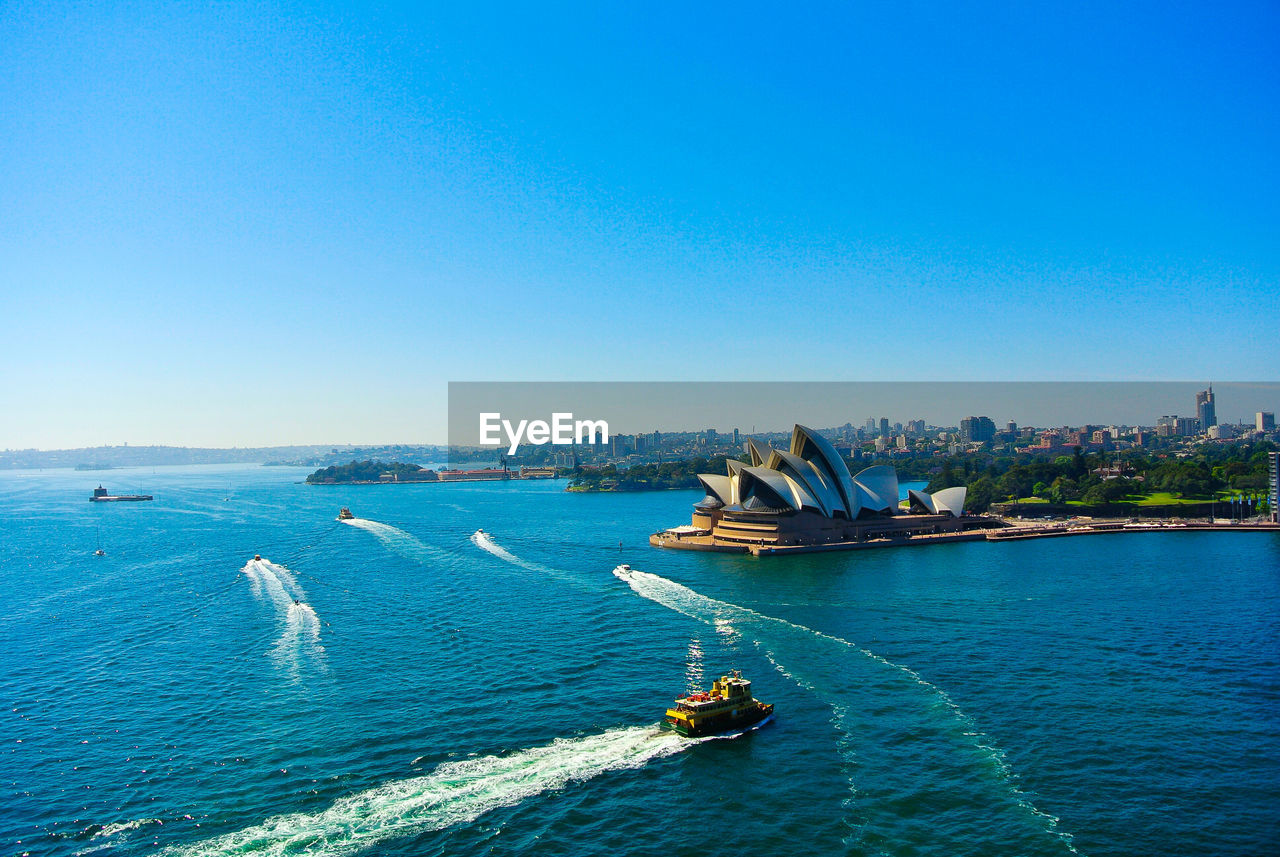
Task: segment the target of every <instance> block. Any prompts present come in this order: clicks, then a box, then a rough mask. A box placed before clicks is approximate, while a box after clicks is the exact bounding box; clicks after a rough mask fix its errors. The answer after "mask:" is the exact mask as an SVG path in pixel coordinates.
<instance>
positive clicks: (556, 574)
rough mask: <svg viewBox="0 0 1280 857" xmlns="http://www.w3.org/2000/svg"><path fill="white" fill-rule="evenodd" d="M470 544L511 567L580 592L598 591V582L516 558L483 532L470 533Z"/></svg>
mask: <svg viewBox="0 0 1280 857" xmlns="http://www.w3.org/2000/svg"><path fill="white" fill-rule="evenodd" d="M471 543H472V544H473V545H475V546H476V547H478V548H480V550H482V551H484V552H485V553H487V554H489V555H491V556H496V557H497V558H498V559H500V560H502V561H503V562H507V563H510V564H511V565H514V566H516V567H518V568H523V569H525V570H527V571H533V572H537V573H538V574H542V575H546V576H547V577H549V578H552V579H553V580H557V581H559V582H561V583H564V584H568V585H569V586H572V587H574V588H576V589H581V590H584V591H590V592H599V591H600V584H599V581H596V580H591V579H584V578H583V577H581V576H580V575H577V574H572V573H570V572H567V571H563V570H561V569H558V568H554V567H552V566H548V565H542V564H541V563H536V562H533V561H531V560H527V559H525V558H524V557H522V556H517V555H516V554H513V553H512V552H511V551H509V550H507V549H506V548H504V547H503V546H502V545H500V544H498V543H497V542H496V541H494V539H493V536H491V535H489V534H488V533H486V532H485V531H484V530H476V531H475V532H474V533H472V534H471Z"/></svg>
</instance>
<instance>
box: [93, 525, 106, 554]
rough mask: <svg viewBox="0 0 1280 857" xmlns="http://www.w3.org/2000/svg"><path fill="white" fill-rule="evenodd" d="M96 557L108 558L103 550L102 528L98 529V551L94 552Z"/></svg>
mask: <svg viewBox="0 0 1280 857" xmlns="http://www.w3.org/2000/svg"><path fill="white" fill-rule="evenodd" d="M93 555H94V556H106V555H107V552H106V551H104V550H103V549H102V527H98V549H97V550H96V551H94V552H93Z"/></svg>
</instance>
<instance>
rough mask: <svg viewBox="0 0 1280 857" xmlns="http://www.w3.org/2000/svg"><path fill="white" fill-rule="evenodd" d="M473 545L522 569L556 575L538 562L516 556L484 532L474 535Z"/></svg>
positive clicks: (477, 532) (477, 531) (472, 536)
mask: <svg viewBox="0 0 1280 857" xmlns="http://www.w3.org/2000/svg"><path fill="white" fill-rule="evenodd" d="M471 543H472V544H473V545H475V546H476V547H478V548H480V550H482V551H485V552H486V553H491V554H493V555H494V556H496V557H497V558H498V559H501V560H504V561H506V562H509V563H511V564H512V565H518V566H520V567H521V568H527V569H528V570H529V571H539V572H543V573H545V574H555V573H556V572H555V571H554V570H553V569H550V568H547V567H546V566H544V565H538V564H537V563H536V562H529V560H527V559H522V558H520V557H518V556H516V555H515V554H513V553H512V552H511V551H509V550H507V549H506V548H504V547H503V546H502V545H500V544H498V543H497V542H495V541H494V540H493V536H491V535H489V534H488V533H486V532H485V531H484V530H476V531H475V532H474V533H472V534H471Z"/></svg>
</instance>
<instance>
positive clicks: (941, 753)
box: [613, 566, 1079, 854]
mask: <svg viewBox="0 0 1280 857" xmlns="http://www.w3.org/2000/svg"><path fill="white" fill-rule="evenodd" d="M613 573H614V576H616V577H617V578H618V579H619V580H622V581H623V582H625V583H626V584H627V585H628V586H630V587H631V589H632V590H633V591H634V592H635V593H636V594H637V595H640V596H641V597H643V598H646V599H648V600H650V601H653V602H656V603H658V604H661V605H662V606H664V607H667V608H669V609H671V610H674V611H676V612H678V613H681V614H683V615H685V616H688V617H689V618H691V619H695V620H697V621H699V622H704V623H706V624H708V625H711V626H712V627H714V628H716V630H717V631H718V632H720V633H722V634H725V633H727V632H729V631H731V632H732V633H733V634H734V635H742V636H744V637H746V638H747V639H750V640H751V641H752V642H753V643H754V644H755V645H756V646H757V647H758V648H759V649H760V650H761V651H762V652H763V653H764V654H765V655H766V657H768V659H769V660H770V662H772V663H773V665H774V666H775V667H776V668H777V669H778V670H779V671H780V672H782V673H783V674H785V675H787V676H789V677H790V678H792V679H793V680H794V681H796V682H797V684H800V685H801V686H803V687H805V688H807V689H809V690H812V691H813V692H814V693H816V694H818V695H819V696H820V697H822V698H823V699H824V701H825V702H827V703H828V704H829V705H831V706H832V709H833V711H834V712H835V715H836V725H837V726H838V728H839V729H840V731H841V733H843V737H842V738H841V741H840V744H841V747H842V752H845V753H846V756H847V759H848V761H849V762H851V763H852V764H853V765H854V766H855V767H856V768H858V769H859V770H861V771H863V772H864V774H865V775H864V776H861V777H859V778H858V779H859V780H861V781H862V782H865V783H868V784H875V785H874V786H864V788H863V789H860V790H859V791H858V806H857V810H858V812H859V813H860V814H862V815H864V816H865V818H859V819H857V820H856V821H851V823H853V825H854V826H855V828H857V829H859V830H860V831H861V834H862V836H863V839H864V844H867V845H876V844H877V843H878V842H879V843H891V842H894V841H899V842H901V841H911V842H920V841H933V840H936V839H937V838H938V836H939V835H942V832H941V830H940V829H935V828H931V826H930V825H931V818H932V817H933V816H935V815H938V816H940V815H943V814H950V815H953V816H954V815H956V814H958V813H959V812H961V811H965V812H969V813H971V814H972V818H971V819H969V821H968V824H967V829H965V830H963V832H961V833H960V834H959V842H961V843H963V842H969V843H972V842H973V841H983V840H984V839H986V840H989V841H990V842H991V844H992V846H993V847H992V850H994V851H1000V852H1004V851H1008V850H1009V849H1010V847H1014V846H1015V844H1016V839H1015V838H1014V837H1015V836H1016V835H1018V834H1021V835H1022V837H1023V838H1024V839H1025V840H1026V843H1025V847H1024V849H1023V850H1024V852H1025V853H1038V852H1041V851H1043V844H1044V836H1045V834H1048V835H1049V836H1050V837H1051V840H1050V841H1051V842H1052V843H1053V844H1056V845H1057V846H1058V847H1060V848H1062V849H1065V850H1066V851H1067V852H1069V853H1073V854H1077V853H1079V852H1078V851H1076V849H1075V848H1074V847H1073V845H1072V841H1071V840H1072V836H1071V834H1069V833H1066V832H1063V831H1061V830H1059V829H1058V826H1057V824H1058V819H1057V818H1056V817H1055V816H1053V815H1050V814H1048V813H1046V812H1043V811H1041V810H1040V809H1038V808H1037V807H1036V806H1035V805H1034V804H1033V803H1032V802H1031V799H1030V797H1029V796H1028V795H1027V794H1026V793H1025V792H1023V791H1022V790H1021V789H1020V788H1019V787H1018V785H1017V777H1016V774H1014V772H1013V771H1012V770H1011V768H1010V767H1009V764H1008V762H1007V761H1006V758H1005V753H1004V751H1003V750H1001V749H1000V748H999V747H997V746H996V745H995V744H994V742H992V741H991V740H990V739H989V738H987V736H985V735H983V734H982V732H980V731H979V730H978V728H977V725H976V724H975V723H974V721H973V720H972V718H970V717H969V716H968V715H967V714H965V713H964V712H963V711H962V710H961V709H960V707H959V706H958V705H957V704H956V703H955V702H954V701H953V700H952V699H951V697H950V696H949V695H948V694H947V693H946V692H945V691H943V690H942V689H941V688H939V687H938V686H936V685H934V684H932V683H931V682H929V681H927V680H926V679H925V678H924V677H922V676H921V675H920V674H919V673H917V672H916V671H915V670H912V669H911V668H909V667H905V666H902V665H901V664H896V663H894V662H892V661H890V660H888V659H887V658H884V657H882V656H880V655H878V654H876V653H875V652H872V651H870V650H868V649H865V648H863V647H861V646H859V645H857V644H856V643H851V642H849V641H848V640H844V639H841V638H840V637H835V636H832V635H829V634H824V633H822V632H821V631H815V630H813V629H811V628H806V627H805V626H803V625H797V624H794V623H792V622H788V621H786V620H785V619H777V618H774V617H771V616H766V615H764V614H762V613H758V612H756V611H754V610H751V609H750V608H746V607H740V606H738V605H736V604H730V603H728V602H725V601H718V600H716V599H714V598H708V597H707V596H705V595H702V594H700V593H698V592H695V591H694V590H692V589H689V588H688V587H686V586H683V585H681V584H679V583H676V582H675V581H672V580H667V579H666V578H664V577H660V576H659V575H656V574H650V573H647V572H643V571H637V570H635V569H632V568H629V567H625V566H619V567H617V568H615V569H614V570H613ZM850 652H853V653H857V654H858V655H860V657H859V658H857V659H855V660H852V661H851V660H850V659H849V658H848V657H847V655H848V653H850ZM904 679H906V680H907V681H908V682H909V684H908V687H910V688H912V689H915V690H917V691H920V692H922V693H923V701H924V702H926V703H927V704H926V705H924V706H921V705H919V701H920V697H917V702H916V703H915V704H908V705H902V706H895V710H894V712H893V715H892V716H883V714H881V715H879V716H874V717H866V716H862V712H863V711H864V710H866V709H870V708H881V709H884V708H886V707H887V703H886V702H885V700H887V699H892V698H893V697H894V696H895V695H896V696H898V697H899V698H901V691H902V690H903V680H904ZM837 691H839V693H838V692H837ZM850 691H862V692H865V693H866V694H867V697H868V698H867V699H864V700H860V701H859V704H858V705H856V706H851V705H850V704H849V703H850V699H849V692H850ZM939 713H942V714H944V715H945V716H944V717H943V718H939V717H938V716H937V715H938V714H939ZM956 750H960V752H959V753H957V752H956ZM993 775H994V776H993ZM926 783H927V784H929V786H928V788H927V789H926V788H925V785H924V784H926ZM993 786H994V787H995V788H993ZM904 795H912V796H913V800H916V801H918V803H916V804H915V805H914V806H913V807H912V808H911V809H910V811H907V812H904V811H903V810H902V807H901V804H902V801H903V796H904ZM931 801H936V802H937V803H938V805H937V806H930V802H931ZM995 815H1001V816H1003V818H1002V820H1005V821H1007V825H994V824H992V822H993V820H994V819H993V816H995ZM957 823H958V822H957ZM948 829H952V830H959V828H958V827H956V826H955V823H953V824H952V826H951V827H949V828H948ZM974 836H976V837H977V839H976V840H975V839H973V838H971V837H974ZM957 848H959V849H960V850H972V849H971V847H965V848H961V846H960V845H959V844H957ZM1014 850H1017V848H1016V847H1014Z"/></svg>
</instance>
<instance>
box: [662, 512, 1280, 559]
mask: <svg viewBox="0 0 1280 857" xmlns="http://www.w3.org/2000/svg"><path fill="white" fill-rule="evenodd" d="M985 522H986V527H985V528H983V529H970V530H962V531H958V532H940V533H920V534H915V535H894V536H888V537H883V538H871V539H865V540H862V541H836V542H825V543H821V544H798V545H778V544H768V543H765V544H745V543H741V542H738V543H732V542H726V541H723V540H720V539H716V538H714V537H713V536H711V534H710V533H709V532H707V531H692V532H689V531H686V532H679V531H678V530H667V531H664V532H660V533H654V534H653V535H651V536H650V537H649V544H650V545H653V546H654V547H668V548H670V547H678V548H680V549H682V550H695V551H696V550H701V551H714V552H717V553H749V554H751V555H752V556H779V555H782V554H801V553H829V552H831V551H852V550H872V549H875V548H895V547H910V546H919V545H936V544H943V543H950V542H976V541H987V542H1007V541H1023V540H1026V539H1045V538H1064V537H1067V536H1089V535H1105V534H1114V533H1168V532H1178V533H1181V532H1211V531H1213V532H1232V533H1256V532H1272V533H1280V524H1273V523H1270V522H1255V521H1248V522H1244V521H1194V520H1192V521H1171V522H1132V521H1127V520H1114V519H1094V520H1087V519H1082V520H1078V521H1066V522H1058V523H1052V524H1042V523H1036V522H1030V521H1026V522H1024V521H1011V520H1007V519H1000V518H987V519H985ZM688 529H689V530H694V528H688Z"/></svg>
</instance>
